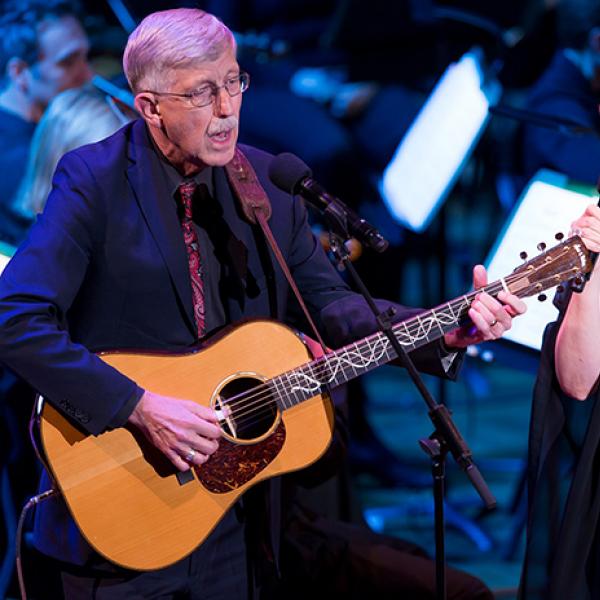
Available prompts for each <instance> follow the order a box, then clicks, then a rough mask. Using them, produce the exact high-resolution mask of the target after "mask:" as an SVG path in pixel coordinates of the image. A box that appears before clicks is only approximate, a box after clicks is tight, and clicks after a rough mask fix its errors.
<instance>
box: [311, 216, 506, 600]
mask: <svg viewBox="0 0 600 600" xmlns="http://www.w3.org/2000/svg"><path fill="white" fill-rule="evenodd" d="M323 214H324V216H325V219H326V221H327V223H328V224H329V226H330V230H329V239H330V246H331V250H332V252H333V254H334V256H335V257H336V259H337V260H338V261H339V262H340V263H341V264H342V265H343V266H344V267H345V268H346V269H347V270H348V273H350V276H351V277H352V280H353V281H354V283H355V284H356V286H357V288H358V290H359V292H360V293H361V294H362V296H363V297H364V298H365V300H366V302H367V304H368V305H369V308H370V309H371V311H372V312H373V314H374V316H375V319H376V321H377V325H378V327H379V329H380V331H381V332H382V333H383V334H384V335H385V336H386V337H387V338H388V340H389V341H390V344H391V345H392V348H394V350H395V351H396V354H397V356H398V359H399V360H400V363H401V364H402V366H403V367H405V368H406V370H407V371H408V374H409V375H410V377H411V379H412V380H413V382H414V384H415V386H416V387H417V389H418V390H419V392H420V393H421V396H422V397H423V400H424V401H425V404H426V405H427V408H428V415H429V418H430V419H431V422H432V424H433V428H434V430H433V433H432V434H431V435H430V436H429V437H428V438H424V439H421V440H419V445H420V447H421V449H422V450H423V451H424V452H425V453H426V454H427V455H428V456H429V457H430V459H431V473H432V477H433V494H434V515H435V517H434V521H435V572H436V598H437V600H446V597H447V593H446V552H445V537H444V536H445V531H444V530H445V522H444V490H445V476H446V472H445V471H446V469H445V464H446V456H447V454H448V452H450V453H451V454H452V456H454V459H455V460H456V462H457V463H458V465H459V466H460V468H461V469H462V470H463V471H464V472H465V473H466V474H467V476H468V478H469V480H470V481H471V484H472V485H473V487H474V488H475V490H476V491H477V493H478V494H479V496H480V497H481V499H482V500H483V502H484V504H485V506H486V508H488V509H491V508H494V507H495V506H496V499H495V498H494V496H493V495H492V492H491V491H490V489H489V487H488V486H487V484H486V482H485V481H484V479H483V477H482V476H481V473H480V472H479V469H478V468H477V467H476V465H475V463H474V462H473V458H472V453H471V450H470V449H469V446H468V445H467V443H466V441H465V440H464V439H463V437H462V436H461V434H460V432H459V430H458V428H457V427H456V425H455V424H454V422H453V421H452V418H451V417H450V412H449V411H448V409H447V408H446V406H444V405H443V404H439V403H437V402H436V401H435V399H434V398H433V396H432V395H431V394H430V392H429V390H428V389H427V387H426V386H425V383H424V382H423V379H422V378H421V376H420V375H419V372H418V371H417V369H416V368H415V366H414V364H413V362H412V360H411V359H410V357H409V356H408V354H407V352H406V351H405V350H404V348H403V347H402V345H401V344H400V342H398V340H397V338H396V336H395V335H394V332H393V329H392V318H393V316H394V313H395V311H394V309H393V308H391V309H388V310H387V311H385V312H380V311H379V309H378V308H377V306H376V304H375V301H374V300H373V297H372V296H371V294H370V293H369V290H368V289H367V288H366V286H365V284H364V282H363V281H362V279H361V277H360V275H359V274H358V272H357V271H356V269H355V268H354V265H353V264H352V262H351V261H350V253H349V252H348V250H347V248H346V246H345V242H346V241H347V240H348V239H349V238H350V236H349V234H348V230H347V226H346V218H345V215H344V214H343V211H342V210H341V209H339V210H338V209H334V210H326V211H324V213H323Z"/></svg>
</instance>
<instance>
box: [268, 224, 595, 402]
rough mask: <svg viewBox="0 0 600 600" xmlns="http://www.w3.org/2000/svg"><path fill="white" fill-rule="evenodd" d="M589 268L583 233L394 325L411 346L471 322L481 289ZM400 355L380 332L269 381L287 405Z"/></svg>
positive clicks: (519, 285)
mask: <svg viewBox="0 0 600 600" xmlns="http://www.w3.org/2000/svg"><path fill="white" fill-rule="evenodd" d="M590 269H591V261H590V260H589V253H588V251H587V249H586V248H585V246H584V244H583V242H582V241H581V239H580V238H579V237H578V236H574V237H572V238H569V239H568V240H565V241H564V242H562V243H560V244H558V245H557V246H555V247H554V248H551V249H550V250H547V251H546V252H543V253H542V254H540V255H539V256H537V257H535V258H534V259H532V260H530V261H528V262H527V263H525V264H524V265H521V267H519V268H517V269H516V270H515V271H514V272H513V273H511V274H510V275H508V276H507V277H503V278H501V279H498V280H497V281H494V282H493V283H490V284H489V285H487V286H485V287H483V288H480V289H478V290H476V291H473V292H470V293H468V294H465V295H464V296H459V297H458V298H455V299H454V300H451V301H450V302H446V303H445V304H440V305H439V306H436V307H435V308H432V309H430V310H427V311H424V312H422V313H419V314H417V315H415V316H413V317H411V318H409V319H406V320H405V321H401V322H399V323H396V324H395V325H394V326H393V327H392V331H393V334H394V336H395V337H396V339H397V340H398V342H399V343H400V345H401V346H402V347H403V348H404V349H405V350H406V351H407V352H412V351H413V350H416V349H417V348H420V347H421V346H424V345H425V344H428V343H430V342H433V341H435V340H437V339H439V338H441V337H442V336H443V335H444V334H446V333H447V332H449V331H451V330H452V329H456V328H457V327H460V326H461V325H464V324H465V323H467V322H468V321H469V317H468V311H469V308H470V307H471V303H472V302H473V300H474V299H475V297H476V296H477V295H478V294H480V293H481V292H487V293H488V294H489V295H490V296H493V297H494V298H495V297H497V296H498V294H499V293H500V292H501V291H503V290H504V291H506V292H509V293H511V294H514V295H515V296H518V297H519V298H526V297H528V296H532V295H534V294H539V293H540V292H542V291H544V290H546V289H548V288H551V287H554V286H556V285H558V284H559V283H561V282H563V281H567V280H568V279H571V278H573V277H575V278H577V277H582V275H583V274H585V273H587V272H589V271H590ZM395 358H397V354H396V351H395V350H394V348H393V346H392V344H391V342H390V340H389V339H388V337H387V336H386V335H385V334H384V333H381V332H379V333H375V334H373V335H371V336H369V337H366V338H364V339H362V340H360V341H358V342H355V343H353V344H350V345H348V346H344V347H343V348H340V349H339V350H336V351H334V352H330V353H329V354H326V355H325V356H323V357H321V358H318V359H316V360H313V361H312V362H309V363H306V364H304V365H302V366H300V367H298V368H296V369H293V370H291V371H288V372H286V373H283V374H281V375H279V376H278V377H274V378H273V379H271V380H270V382H269V385H270V387H271V390H272V393H273V395H274V397H275V400H276V402H277V405H278V407H279V409H280V410H285V409H287V408H291V407H292V406H295V405H296V404H299V403H300V402H303V401H304V400H308V399H309V398H312V397H313V396H315V395H316V394H319V393H321V392H323V391H326V389H327V388H328V387H336V386H338V385H341V384H342V383H346V382H347V381H350V380H351V379H354V378H355V377H359V376H360V375H363V374H364V373H367V372H369V371H372V370H373V369H376V368H377V367H379V366H381V365H384V364H386V363H388V362H390V361H392V360H394V359H395Z"/></svg>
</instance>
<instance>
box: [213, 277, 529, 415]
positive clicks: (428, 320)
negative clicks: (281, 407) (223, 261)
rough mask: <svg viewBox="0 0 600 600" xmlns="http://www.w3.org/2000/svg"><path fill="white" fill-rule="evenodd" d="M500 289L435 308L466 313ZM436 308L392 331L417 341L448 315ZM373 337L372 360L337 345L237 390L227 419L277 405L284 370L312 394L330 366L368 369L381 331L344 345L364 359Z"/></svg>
mask: <svg viewBox="0 0 600 600" xmlns="http://www.w3.org/2000/svg"><path fill="white" fill-rule="evenodd" d="M521 276H522V275H521V274H511V275H509V276H508V277H506V278H505V281H507V282H511V283H512V281H511V280H517V279H518V278H519V277H521ZM502 289H504V286H503V285H502V283H501V282H500V281H498V282H494V283H492V284H490V285H488V286H486V287H484V288H483V289H479V290H475V291H472V292H470V293H469V294H466V295H465V296H463V297H461V298H460V299H456V300H454V301H450V302H448V303H446V304H445V305H444V304H442V305H440V306H439V307H436V308H438V309H440V308H442V307H447V308H446V311H447V309H448V308H449V309H450V312H451V313H452V314H454V313H455V312H456V310H457V309H460V308H461V307H463V306H465V308H466V310H465V311H464V313H463V314H466V312H467V310H468V307H469V306H470V304H471V302H470V300H472V299H473V298H474V297H475V296H477V294H479V293H481V292H482V291H486V292H488V293H491V294H495V293H497V292H500V291H501V290H502ZM465 300H466V302H465ZM436 308H434V309H431V310H430V311H429V313H430V315H429V316H427V317H422V316H421V314H419V315H417V316H416V317H412V318H410V319H409V320H408V321H404V322H402V321H401V322H399V323H396V324H395V325H394V328H393V331H394V333H398V332H400V333H402V334H404V333H406V336H407V337H409V339H410V338H412V339H415V340H416V341H418V340H419V339H422V334H423V333H425V336H427V335H428V334H429V332H430V331H431V329H432V328H433V327H435V325H436V323H437V324H438V325H439V324H440V321H439V317H440V316H442V317H443V316H446V315H447V314H448V313H447V312H445V311H439V312H436ZM426 312H428V311H426ZM432 315H435V316H432ZM461 316H463V315H462V314H459V315H458V319H457V318H456V317H454V318H453V319H452V323H457V321H458V320H459V319H460V317H461ZM411 321H412V324H410V325H409V323H410V322H411ZM442 324H443V325H448V324H450V322H449V323H442ZM403 327H404V328H405V329H406V331H405V332H404V331H399V330H401V329H402V328H403ZM419 334H421V338H419V337H417V336H418V335H419ZM374 337H377V338H378V339H377V340H374V341H375V342H376V345H377V344H379V345H383V351H382V353H381V354H380V355H379V356H378V357H377V358H375V359H373V358H370V359H367V362H366V363H362V364H359V365H354V364H353V363H351V362H350V361H348V360H347V359H346V357H345V356H344V352H343V350H344V349H343V348H341V349H340V350H337V351H336V352H339V353H340V355H339V356H337V357H333V356H330V357H327V355H326V356H325V357H320V358H318V359H316V360H314V361H312V362H310V363H306V364H305V365H303V366H301V367H298V368H296V369H293V370H291V371H288V372H286V373H281V374H280V375H278V376H276V377H274V378H272V379H271V380H270V381H269V382H266V383H263V384H259V385H257V386H255V387H253V388H251V389H250V390H247V391H245V392H241V393H240V394H237V395H235V396H232V397H231V398H228V399H225V400H224V404H225V405H226V406H228V407H229V408H230V409H231V414H230V416H229V417H228V418H231V417H233V418H235V419H236V423H237V424H238V425H241V424H244V423H247V422H248V421H247V419H246V420H245V421H244V420H242V417H245V416H248V415H253V414H254V413H257V412H258V411H261V410H263V409H265V408H266V409H267V410H270V409H271V407H272V406H273V405H276V404H277V399H276V398H275V395H276V394H277V393H278V392H279V390H277V384H274V386H272V385H271V386H270V385H269V383H270V382H272V381H274V380H275V379H282V378H283V377H285V376H286V374H288V373H296V374H297V375H300V376H303V377H305V378H306V379H307V380H309V381H313V382H314V383H315V384H316V385H315V387H314V388H309V389H307V388H302V387H301V386H294V387H292V390H294V391H303V392H304V393H310V392H312V391H314V392H315V395H316V394H317V393H318V390H319V388H321V387H322V386H323V385H326V384H327V383H331V382H332V381H334V380H335V377H333V378H330V379H329V381H320V380H319V379H320V378H321V377H322V376H323V375H324V374H330V373H331V372H332V370H334V369H336V371H337V369H338V367H339V363H341V362H346V364H349V365H350V366H357V367H358V368H361V369H366V368H368V367H369V365H371V364H373V361H374V360H379V358H381V356H382V355H383V354H384V353H385V352H387V350H388V348H389V345H390V344H389V340H387V338H382V337H381V334H374V335H371V336H369V337H368V338H365V339H364V340H363V341H361V342H358V343H356V344H355V346H356V349H355V350H354V351H351V349H352V346H353V344H349V345H348V346H346V347H345V348H347V349H348V350H347V352H346V354H350V355H358V356H359V357H360V358H361V359H363V360H364V359H365V357H364V355H363V354H362V352H363V351H364V350H365V349H368V350H369V351H371V354H372V355H373V353H374V349H373V347H372V345H371V343H370V342H371V341H372V338H374ZM440 337H441V336H440ZM382 343H383V344H382ZM332 358H335V359H336V362H337V363H338V364H336V365H335V367H332V362H333V361H332ZM390 360H391V359H390ZM304 367H308V368H310V369H311V372H312V374H313V375H314V377H307V375H306V374H305V373H304V372H303V371H302V369H303V368H304ZM288 379H289V376H288ZM273 387H274V389H273ZM291 393H293V392H290V394H291ZM264 400H270V401H269V402H267V403H265V402H264ZM250 401H251V402H250ZM249 402H250V403H249ZM240 405H241V408H236V407H238V406H240ZM257 405H259V406H257ZM221 422H222V423H225V422H226V420H221Z"/></svg>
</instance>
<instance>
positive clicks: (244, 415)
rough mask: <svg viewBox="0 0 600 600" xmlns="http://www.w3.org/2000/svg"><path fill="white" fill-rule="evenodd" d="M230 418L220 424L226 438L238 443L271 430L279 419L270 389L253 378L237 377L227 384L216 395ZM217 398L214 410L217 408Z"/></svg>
mask: <svg viewBox="0 0 600 600" xmlns="http://www.w3.org/2000/svg"><path fill="white" fill-rule="evenodd" d="M219 397H220V399H221V402H222V404H223V405H226V406H228V407H229V409H230V411H231V416H230V417H229V418H228V419H226V420H225V421H224V422H222V424H221V427H222V429H223V432H224V433H225V435H226V436H228V437H230V438H233V439H234V440H237V441H251V440H256V439H257V438H261V437H263V436H264V435H265V434H267V433H269V432H270V431H272V430H273V427H274V425H275V424H276V422H277V420H278V418H279V412H278V410H277V403H276V402H275V398H274V397H273V394H272V393H271V390H270V388H269V387H267V385H266V384H264V383H263V382H262V381H260V380H259V379H255V378H253V377H238V378H236V379H232V380H231V381H229V382H228V383H226V384H225V385H224V386H223V388H221V390H220V392H219ZM219 397H217V398H216V402H215V406H214V408H217V409H218V408H220V407H219V405H218V404H219Z"/></svg>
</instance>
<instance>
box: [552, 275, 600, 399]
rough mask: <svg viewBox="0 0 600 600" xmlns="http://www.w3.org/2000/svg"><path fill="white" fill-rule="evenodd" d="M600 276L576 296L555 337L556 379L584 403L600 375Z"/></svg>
mask: <svg viewBox="0 0 600 600" xmlns="http://www.w3.org/2000/svg"><path fill="white" fill-rule="evenodd" d="M599 350H600V275H599V274H598V273H594V275H593V276H592V278H591V279H590V281H589V282H588V284H587V287H586V289H585V290H584V291H583V293H581V294H573V297H572V298H571V301H570V303H569V307H568V308H567V312H566V314H565V318H564V320H563V322H562V324H561V327H560V330H559V332H558V335H557V338H556V346H555V362H556V376H557V377H558V382H559V384H560V387H561V388H562V390H563V391H564V392H565V393H566V394H568V395H569V396H572V397H573V398H576V399H578V400H585V399H586V398H587V397H588V396H589V394H590V392H591V391H592V389H593V388H594V386H595V384H596V381H597V380H598V375H599V374H600V351H599Z"/></svg>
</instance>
